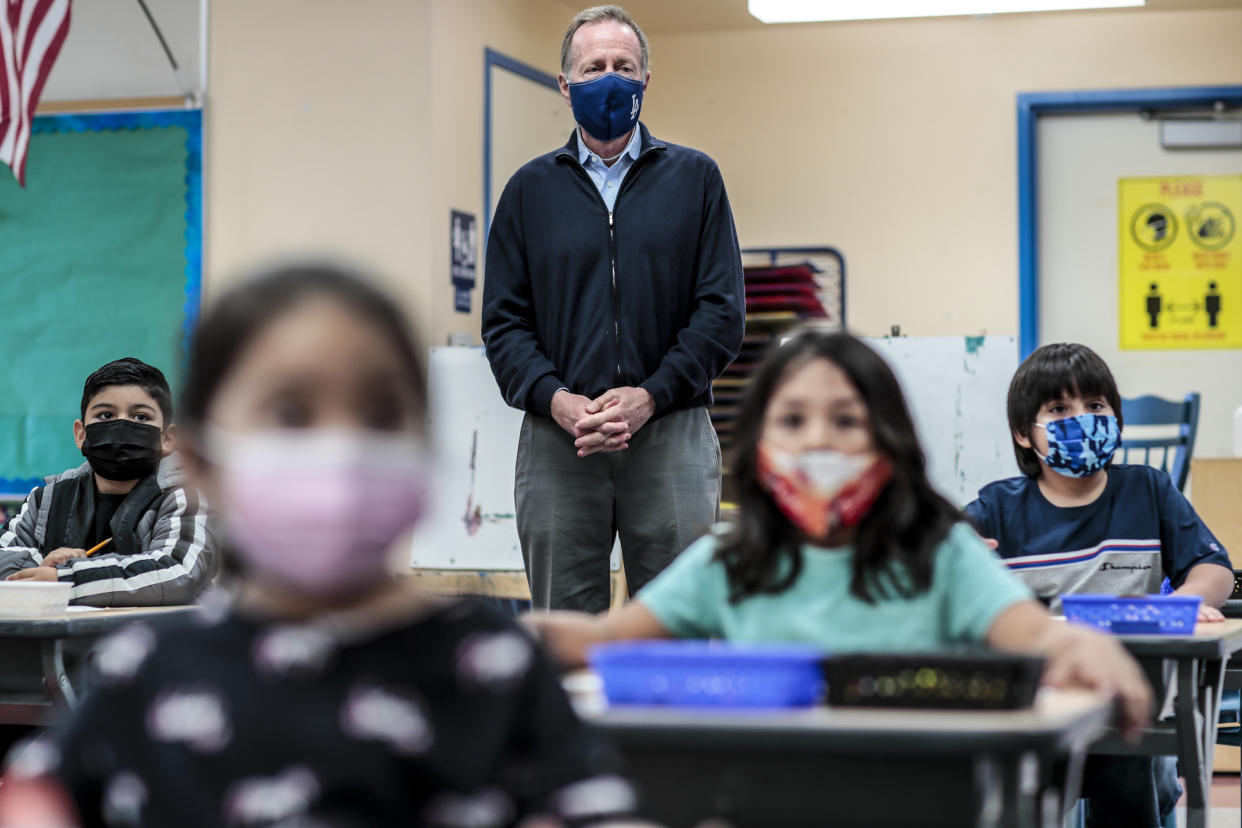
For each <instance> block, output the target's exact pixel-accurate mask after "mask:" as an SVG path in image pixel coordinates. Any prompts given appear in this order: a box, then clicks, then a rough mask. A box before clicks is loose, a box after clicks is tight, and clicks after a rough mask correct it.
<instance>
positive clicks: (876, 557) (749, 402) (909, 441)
mask: <svg viewBox="0 0 1242 828" xmlns="http://www.w3.org/2000/svg"><path fill="white" fill-rule="evenodd" d="M815 359H826V360H828V361H830V362H832V363H833V364H834V365H836V366H837V367H838V368H840V369H841V370H842V371H844V372H845V375H846V376H847V377H848V378H849V381H850V382H851V383H852V384H853V385H854V387H855V388H856V389H857V390H858V394H859V396H860V397H862V400H863V402H864V403H865V404H866V406H867V409H868V411H869V421H870V425H871V435H872V439H873V440H874V443H875V447H876V450H877V451H878V452H879V453H880V454H882V455H884V456H885V457H886V458H887V459H888V461H889V462H890V463H891V464H892V468H893V473H892V478H891V480H890V481H889V483H888V485H887V486H886V487H885V488H884V491H883V492H881V494H880V496H879V498H878V499H877V500H876V502H875V504H874V505H873V506H872V508H871V511H870V512H868V514H867V515H866V517H864V518H863V520H862V522H861V523H859V525H858V532H857V535H856V538H855V542H854V549H855V551H854V570H853V575H852V577H851V579H850V592H851V593H852V594H854V595H855V596H857V597H858V598H860V599H861V600H863V601H866V602H868V603H871V602H873V601H874V600H875V599H876V598H877V597H888V596H890V595H893V594H896V595H899V596H901V597H905V598H909V597H913V596H915V595H918V594H919V593H921V592H925V591H926V590H927V589H928V588H929V587H930V586H931V580H932V571H933V568H934V564H935V549H936V547H937V546H938V545H939V544H940V542H941V541H942V540H944V538H945V537H946V536H947V535H948V533H949V530H950V529H951V528H952V526H953V524H954V523H955V522H956V521H957V520H958V519H959V517H960V513H959V512H958V510H957V509H956V508H954V507H953V505H952V504H950V503H949V502H948V501H947V500H945V499H944V498H943V497H941V496H940V495H939V494H937V493H936V491H935V490H934V489H933V488H932V487H931V484H930V483H929V482H928V481H927V472H926V462H925V460H924V457H923V450H922V449H921V448H919V442H918V438H917V436H916V435H915V433H914V422H913V420H911V418H910V412H909V410H908V409H907V408H906V402H905V398H904V397H903V396H902V393H901V386H900V385H899V384H898V383H897V378H896V377H895V376H893V372H892V369H890V368H889V367H888V363H886V362H885V361H884V360H883V358H881V357H880V355H879V354H877V353H876V352H875V351H873V350H872V349H871V348H870V347H869V346H867V345H866V344H865V343H864V342H862V341H861V340H859V339H857V338H855V337H853V336H850V335H849V334H844V333H826V332H823V331H817V330H815V329H803V330H801V331H799V332H797V333H795V334H794V336H793V338H792V339H790V340H789V341H787V342H786V343H785V344H783V345H777V346H773V348H772V349H771V350H769V351H768V354H767V356H766V357H765V358H764V361H763V364H762V365H761V366H760V367H759V370H758V372H757V373H756V374H755V376H754V378H753V379H752V380H751V382H750V386H749V388H748V389H747V391H746V396H745V399H744V400H743V401H742V406H741V410H740V412H739V413H738V420H737V423H736V426H735V430H734V438H735V440H736V443H735V447H734V456H733V461H732V476H733V480H734V483H735V485H736V492H737V500H738V506H739V508H740V512H741V515H740V518H739V520H738V521H737V523H735V524H734V525H733V526H732V527H731V528H730V529H729V531H728V532H727V533H726V534H725V535H724V538H723V539H722V542H721V545H720V548H719V550H718V552H717V557H718V558H719V559H720V560H721V562H722V563H723V564H724V566H725V570H726V572H727V573H728V576H729V586H730V590H729V592H730V596H729V597H730V600H731V601H735V602H736V601H740V600H742V599H743V598H746V597H747V596H750V595H756V594H759V593H763V592H768V593H777V592H782V591H784V590H785V589H788V588H789V586H790V585H792V584H793V583H794V581H795V580H797V578H798V575H799V574H800V572H801V571H802V549H801V545H800V541H801V538H800V535H799V533H798V530H797V529H796V528H795V527H794V526H793V524H791V523H790V522H789V520H788V519H786V518H785V516H784V515H783V514H782V513H781V511H780V509H779V508H778V507H777V505H776V503H775V502H774V501H773V500H772V498H771V497H770V496H769V495H768V493H767V492H766V491H764V490H763V488H762V487H761V486H760V485H759V478H758V473H757V465H758V461H757V452H758V447H759V440H760V438H761V436H762V432H763V420H764V414H765V412H766V410H767V407H768V401H769V400H770V399H771V398H772V395H773V393H774V392H775V391H776V388H777V387H778V386H779V385H781V384H782V383H784V382H785V381H786V380H787V379H788V378H789V376H790V374H791V373H793V372H794V371H795V370H797V369H798V368H801V367H802V366H804V365H806V364H807V363H809V362H810V361H812V360H815ZM903 570H904V571H903Z"/></svg>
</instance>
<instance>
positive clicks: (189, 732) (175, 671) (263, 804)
mask: <svg viewBox="0 0 1242 828" xmlns="http://www.w3.org/2000/svg"><path fill="white" fill-rule="evenodd" d="M91 670H92V690H91V691H90V692H89V693H88V695H87V697H86V699H85V700H84V702H83V705H82V707H81V708H80V709H79V711H78V712H77V713H76V715H75V716H74V718H73V720H72V722H71V723H69V725H68V726H67V727H66V728H64V729H62V730H60V731H57V732H56V734H55V735H54V736H53V737H52V738H50V739H48V740H45V741H44V743H43V744H41V745H37V746H35V747H34V748H31V749H29V750H27V752H26V753H25V754H24V755H23V760H22V761H21V762H19V766H18V768H16V770H17V771H18V772H25V773H39V772H46V771H51V772H52V773H54V774H55V775H57V776H59V777H60V779H61V780H62V781H63V782H64V783H65V784H66V785H67V787H68V788H69V791H70V793H71V794H72V796H73V799H74V801H75V802H76V804H77V806H78V809H79V811H80V813H81V816H82V820H83V823H84V824H85V825H109V826H186V827H187V828H188V827H189V826H209V825H210V826H284V828H294V826H296V827H297V828H319V827H320V826H324V827H325V828H326V827H327V826H379V825H422V826H471V828H484V826H505V825H513V824H516V823H517V822H518V821H519V820H520V819H521V818H522V817H524V816H526V815H529V814H536V813H538V814H548V815H551V816H555V817H559V818H560V819H561V820H562V821H563V822H564V823H565V824H568V825H575V824H587V823H590V822H594V821H597V820H600V819H606V818H608V817H612V816H618V815H624V814H627V813H630V812H631V811H632V809H633V807H634V804H635V803H634V794H633V792H632V790H631V788H630V787H629V785H628V783H626V782H625V781H624V780H623V779H621V778H620V777H618V776H615V775H613V773H612V772H611V769H612V761H611V755H610V753H609V752H608V751H607V750H606V749H605V748H603V747H601V746H600V745H598V744H596V743H595V742H594V741H593V740H592V739H591V738H590V737H589V735H588V733H587V732H586V730H585V729H584V727H583V726H582V724H581V723H580V722H579V721H578V719H577V717H576V716H575V715H574V713H573V711H572V710H571V708H570V707H569V703H568V701H567V699H566V697H565V695H564V693H563V691H562V690H561V687H560V685H559V681H558V679H557V676H556V675H555V673H554V671H553V670H552V668H551V667H550V665H549V664H548V662H547V661H546V660H545V657H544V655H543V654H542V652H541V651H540V650H539V649H538V647H537V646H535V644H534V643H533V641H532V639H531V638H530V637H529V636H528V635H527V634H526V633H525V632H524V631H523V630H522V629H521V628H520V627H518V626H517V625H515V624H513V623H512V622H511V621H509V620H507V619H504V618H501V617H500V616H498V615H495V614H493V613H492V612H490V611H489V610H487V609H486V608H484V607H481V606H478V605H474V604H471V603H465V602H462V603H456V604H451V605H448V606H446V607H443V608H439V609H437V610H435V611H433V612H432V613H430V614H429V615H426V616H424V617H422V618H420V619H418V620H417V621H412V622H408V623H407V624H406V625H404V626H401V627H397V628H393V629H389V630H386V631H379V632H376V631H371V632H370V633H367V634H365V635H364V636H362V637H361V638H359V637H357V636H355V635H353V634H351V633H350V632H349V631H347V630H344V629H341V628H336V627H333V626H331V625H327V624H323V623H319V624H317V623H314V622H312V623H304V624H273V623H269V622H260V621H257V620H255V619H252V618H247V617H244V616H241V615H239V614H237V613H236V612H234V611H231V610H229V611H219V610H217V611H215V612H211V611H206V612H204V613H203V614H202V617H200V618H197V619H195V620H193V621H189V622H185V623H184V624H183V625H181V626H179V627H178V628H173V629H165V628H161V629H160V631H158V632H157V631H156V630H154V629H152V628H151V627H149V626H145V625H143V624H134V625H131V626H129V627H127V628H125V629H124V630H122V631H120V632H119V633H117V634H116V635H114V636H112V637H111V638H109V639H106V640H105V641H104V642H102V643H101V645H100V646H99V647H98V648H97V650H96V653H95V654H94V656H93V657H92V665H91ZM40 766H42V767H40Z"/></svg>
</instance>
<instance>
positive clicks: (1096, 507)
mask: <svg viewBox="0 0 1242 828" xmlns="http://www.w3.org/2000/svg"><path fill="white" fill-rule="evenodd" d="M1107 474H1108V485H1107V486H1106V487H1105V489H1104V493H1103V494H1101V495H1100V497H1099V498H1098V499H1097V500H1096V501H1095V502H1094V503H1089V504H1087V505H1086V506H1072V507H1068V508H1067V507H1061V506H1054V505H1052V504H1051V503H1049V502H1048V499H1047V498H1045V497H1044V495H1043V493H1042V492H1040V490H1039V484H1038V483H1037V482H1036V481H1035V480H1033V479H1031V478H1029V477H1011V478H1009V479H1007V480H998V481H996V482H995V483H989V484H988V485H987V486H984V487H983V488H982V489H980V490H979V497H978V499H977V500H975V501H974V502H972V503H970V504H969V505H968V506H967V507H966V510H965V511H966V516H967V517H968V518H969V519H970V520H971V522H972V523H974V524H975V527H976V528H977V529H978V530H979V533H980V534H981V535H983V536H984V537H985V538H995V539H996V541H997V542H998V543H999V546H998V547H997V550H996V552H997V554H998V555H1000V556H1001V558H1003V559H1004V561H1005V564H1006V566H1008V567H1009V569H1010V570H1011V571H1012V572H1013V573H1014V574H1016V575H1018V576H1019V577H1021V578H1022V580H1024V581H1025V582H1026V583H1027V585H1028V586H1030V587H1031V589H1032V590H1033V591H1034V592H1035V594H1036V595H1037V596H1038V597H1039V598H1040V599H1042V600H1044V601H1045V602H1049V603H1051V604H1052V605H1053V609H1054V610H1055V609H1058V605H1059V602H1058V601H1056V597H1057V596H1058V595H1060V594H1061V593H1066V592H1071V593H1078V592H1086V593H1109V594H1117V595H1126V594H1154V593H1159V592H1160V582H1161V581H1162V580H1163V579H1164V578H1165V577H1166V576H1167V577H1168V579H1169V581H1170V583H1172V584H1173V586H1174V587H1175V588H1176V587H1178V586H1181V584H1182V582H1183V581H1185V579H1186V574H1187V573H1188V572H1189V571H1190V570H1191V568H1192V567H1194V566H1196V565H1197V564H1201V563H1215V564H1220V565H1221V566H1223V567H1226V568H1231V564H1230V562H1229V556H1228V555H1227V554H1226V552H1225V549H1224V547H1223V546H1221V544H1220V542H1219V541H1218V540H1216V538H1215V537H1214V536H1213V535H1212V533H1211V532H1210V531H1208V528H1207V527H1206V526H1204V525H1203V521H1202V520H1200V519H1199V516H1198V515H1197V514H1195V510H1194V508H1193V507H1192V506H1191V505H1190V502H1189V501H1188V500H1186V498H1185V497H1184V496H1183V495H1182V493H1181V492H1179V491H1178V490H1177V488H1176V487H1175V486H1174V485H1173V481H1172V480H1170V479H1169V476H1168V474H1166V473H1165V472H1163V471H1161V470H1160V469H1157V468H1153V467H1151V466H1145V465H1117V466H1110V467H1109V468H1108V470H1107Z"/></svg>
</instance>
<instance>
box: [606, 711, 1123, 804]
mask: <svg viewBox="0 0 1242 828" xmlns="http://www.w3.org/2000/svg"><path fill="white" fill-rule="evenodd" d="M1111 715H1112V705H1111V704H1110V703H1109V702H1108V701H1107V700H1106V699H1104V698H1103V697H1101V696H1099V695H1096V694H1094V693H1090V692H1086V691H1082V690H1053V689H1047V690H1044V691H1042V692H1041V694H1040V696H1039V699H1038V701H1037V703H1036V705H1035V707H1034V708H1033V709H1030V710H1015V711H986V712H984V711H979V712H974V711H951V710H912V709H902V710H896V709H878V708H870V709H868V708H849V707H835V708H832V707H816V708H811V709H803V710H790V711H740V710H720V711H712V710H710V709H702V708H698V709H687V708H655V707H614V708H611V709H607V710H604V711H602V712H596V713H591V712H586V713H585V716H586V718H587V721H588V722H589V723H590V724H591V725H592V726H593V727H594V728H595V729H596V730H597V731H599V732H601V733H602V734H603V735H604V736H605V737H606V738H608V739H609V740H610V741H611V742H612V743H613V744H614V745H616V746H617V747H618V748H619V749H620V750H621V752H622V755H623V756H624V758H625V760H626V764H625V773H626V774H627V775H628V776H629V777H630V778H632V779H633V780H634V781H635V782H636V783H637V784H638V785H639V790H640V795H641V796H642V797H643V805H644V807H645V810H644V813H645V815H646V816H649V817H650V818H652V819H655V820H657V821H659V822H661V823H664V824H667V825H669V826H672V827H673V828H680V826H691V825H695V824H697V823H698V822H700V821H701V820H705V819H707V818H708V817H711V816H716V817H718V818H720V819H723V820H725V821H726V822H727V823H729V824H731V825H735V826H737V828H746V826H760V828H779V827H780V826H806V825H840V826H850V825H859V826H863V825H865V826H889V825H891V826H898V825H901V826H908V825H919V826H921V828H930V826H954V827H955V828H960V826H963V825H970V826H999V825H1004V826H1037V825H1048V824H1053V823H1056V824H1059V823H1060V819H1061V814H1062V812H1063V811H1062V809H1063V807H1064V805H1065V802H1066V801H1072V800H1073V799H1076V798H1077V795H1078V785H1079V781H1080V779H1081V771H1082V761H1083V757H1084V755H1085V753H1086V748H1087V746H1088V745H1089V744H1090V743H1091V742H1092V741H1093V740H1094V739H1095V738H1096V737H1097V736H1098V735H1099V734H1100V733H1101V732H1102V731H1103V730H1104V729H1105V727H1106V725H1107V723H1108V721H1109V720H1110V718H1111ZM1067 757H1068V762H1066V759H1067ZM1067 768H1068V772H1065V771H1066V769H1067ZM1062 785H1064V786H1065V787H1066V788H1069V790H1062V789H1061V786H1062ZM1067 798H1068V799H1067Z"/></svg>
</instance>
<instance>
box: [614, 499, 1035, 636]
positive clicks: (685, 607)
mask: <svg viewBox="0 0 1242 828" xmlns="http://www.w3.org/2000/svg"><path fill="white" fill-rule="evenodd" d="M718 542H719V541H718V539H717V538H716V537H715V536H714V535H707V536H705V537H702V538H700V539H699V540H697V541H695V542H694V543H693V544H692V545H691V546H690V547H689V548H688V549H686V551H685V552H683V553H681V555H680V556H678V558H677V560H675V561H673V563H672V564H671V565H670V566H669V567H668V569H666V570H665V571H664V572H662V573H661V574H660V575H659V576H658V577H656V579H655V580H653V581H652V582H651V583H650V584H648V585H647V586H646V587H645V588H644V589H643V590H642V591H641V592H639V594H638V600H639V601H641V602H642V603H643V605H644V606H646V607H647V609H649V610H650V611H651V613H652V614H653V615H655V617H656V620H658V621H659V622H660V623H661V624H662V625H663V626H664V627H665V629H667V630H668V631H669V632H670V633H671V634H673V635H674V636H677V637H680V638H723V639H726V640H729V641H735V642H746V643H759V642H767V643H790V642H800V643H809V644H816V645H819V646H820V647H823V648H824V649H825V650H827V651H829V652H849V651H861V650H868V651H885V650H886V651H894V650H932V649H939V648H943V647H946V646H949V645H954V644H977V643H982V642H983V641H984V637H985V636H986V634H987V631H988V629H989V628H990V627H991V626H992V622H993V621H995V620H996V618H997V616H999V615H1000V614H1001V612H1002V611H1004V610H1005V609H1007V608H1008V607H1010V606H1012V605H1014V604H1016V603H1018V602H1019V601H1024V600H1028V599H1030V597H1031V592H1030V590H1029V589H1027V587H1026V586H1025V585H1024V584H1023V583H1022V582H1021V581H1020V580H1018V579H1017V578H1016V577H1015V576H1013V575H1012V574H1010V573H1009V571H1008V570H1007V569H1006V568H1005V566H1004V565H1003V564H1002V563H1001V562H1000V560H999V559H998V558H997V557H996V555H995V554H994V553H993V552H992V550H990V549H988V548H987V546H986V545H985V544H984V543H983V541H982V540H980V538H979V536H978V535H976V534H975V532H974V530H972V529H971V528H970V527H969V526H967V525H966V524H965V523H958V524H957V525H956V526H954V527H953V528H952V529H951V530H950V531H949V534H948V536H947V537H946V538H945V539H944V541H943V542H942V543H941V544H940V546H939V547H937V548H936V563H935V567H934V569H933V574H932V584H931V588H930V589H929V590H928V591H927V592H924V593H922V594H920V595H918V596H916V597H914V598H900V597H894V598H888V599H877V600H876V602H875V603H874V604H868V603H867V602H865V601H862V600H859V599H858V598H856V597H855V596H854V595H852V594H850V575H851V567H852V562H853V557H854V550H853V549H852V548H851V547H845V548H841V549H824V548H822V547H815V546H809V545H808V546H803V548H802V555H803V564H802V573H801V574H800V575H799V576H798V579H797V580H796V581H794V583H793V584H792V585H791V586H790V587H789V589H787V590H785V591H784V592H781V593H778V594H775V595H771V594H767V593H763V594H759V595H752V596H750V597H748V598H745V599H743V600H742V601H740V602H738V603H736V604H732V603H730V602H729V584H728V578H727V576H726V574H725V568H724V564H722V563H721V562H720V561H717V560H715V559H714V558H713V556H714V555H715V552H716V548H717V544H718Z"/></svg>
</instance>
